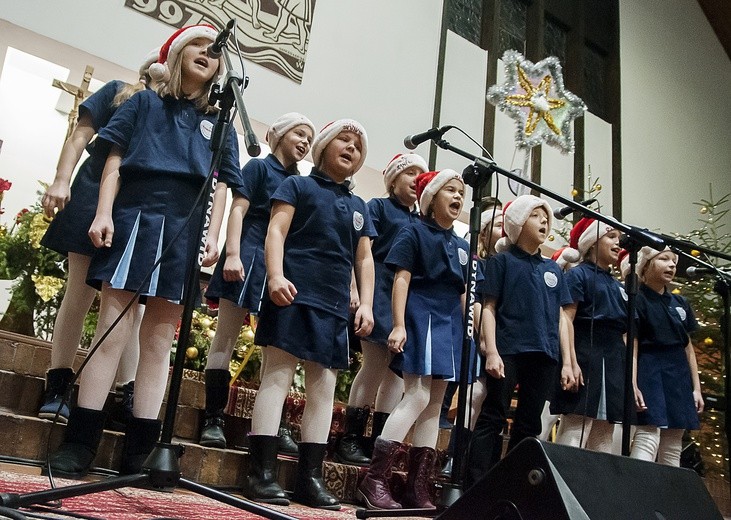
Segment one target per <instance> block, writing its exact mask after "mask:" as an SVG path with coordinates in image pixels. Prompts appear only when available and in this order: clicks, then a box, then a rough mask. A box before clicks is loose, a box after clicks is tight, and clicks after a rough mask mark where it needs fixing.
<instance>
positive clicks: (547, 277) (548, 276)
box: [543, 271, 558, 287]
mask: <svg viewBox="0 0 731 520" xmlns="http://www.w3.org/2000/svg"><path fill="white" fill-rule="evenodd" d="M543 281H544V282H546V285H547V286H549V287H556V286H557V285H558V276H556V275H555V274H553V273H552V272H551V271H547V272H545V273H543Z"/></svg>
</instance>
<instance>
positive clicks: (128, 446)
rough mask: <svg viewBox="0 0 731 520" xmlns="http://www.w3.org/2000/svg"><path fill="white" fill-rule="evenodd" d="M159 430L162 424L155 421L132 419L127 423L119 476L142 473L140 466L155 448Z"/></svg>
mask: <svg viewBox="0 0 731 520" xmlns="http://www.w3.org/2000/svg"><path fill="white" fill-rule="evenodd" d="M161 429H162V423H161V422H160V421H158V420H157V419H138V418H137V417H132V418H130V420H129V421H127V428H126V430H125V432H124V448H123V449H122V464H121V466H120V468H119V474H120V475H134V474H136V473H140V472H141V471H142V464H143V463H144V462H145V459H147V457H148V456H149V455H150V453H152V450H153V449H154V448H155V444H156V443H157V440H158V439H159V438H160V430H161Z"/></svg>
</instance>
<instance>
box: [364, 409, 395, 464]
mask: <svg viewBox="0 0 731 520" xmlns="http://www.w3.org/2000/svg"><path fill="white" fill-rule="evenodd" d="M389 415H391V414H390V413H386V412H373V421H372V422H371V438H370V440H369V441H368V442H367V443H366V456H368V457H369V458H373V446H374V445H375V444H376V439H377V438H378V437H380V436H381V433H383V426H384V425H385V424H386V419H388V416H389Z"/></svg>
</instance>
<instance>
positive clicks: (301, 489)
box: [292, 442, 340, 511]
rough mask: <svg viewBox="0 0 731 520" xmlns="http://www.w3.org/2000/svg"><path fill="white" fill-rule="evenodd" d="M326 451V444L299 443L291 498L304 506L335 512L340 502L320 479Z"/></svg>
mask: <svg viewBox="0 0 731 520" xmlns="http://www.w3.org/2000/svg"><path fill="white" fill-rule="evenodd" d="M326 449H327V445H326V444H317V443H314V442H301V443H300V445H299V450H300V457H299V462H298V463H297V477H296V479H295V481H294V493H293V494H292V498H293V499H294V500H295V501H296V502H299V503H300V504H304V505H306V506H310V507H318V508H320V509H331V510H333V511H337V510H338V509H340V502H339V501H338V499H337V498H335V497H334V496H333V495H332V494H331V493H330V492H329V491H328V490H327V488H326V487H325V481H324V480H323V479H322V462H323V460H325V450H326Z"/></svg>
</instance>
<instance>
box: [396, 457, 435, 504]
mask: <svg viewBox="0 0 731 520" xmlns="http://www.w3.org/2000/svg"><path fill="white" fill-rule="evenodd" d="M436 459H437V452H436V451H435V450H434V448H429V447H427V446H422V447H419V448H411V449H410V450H409V473H408V475H407V476H406V492H405V493H404V496H403V500H402V502H403V504H404V507H413V508H417V509H434V504H433V503H432V501H431V494H430V493H429V487H430V486H431V479H432V473H433V471H434V461H435V460H436Z"/></svg>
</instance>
